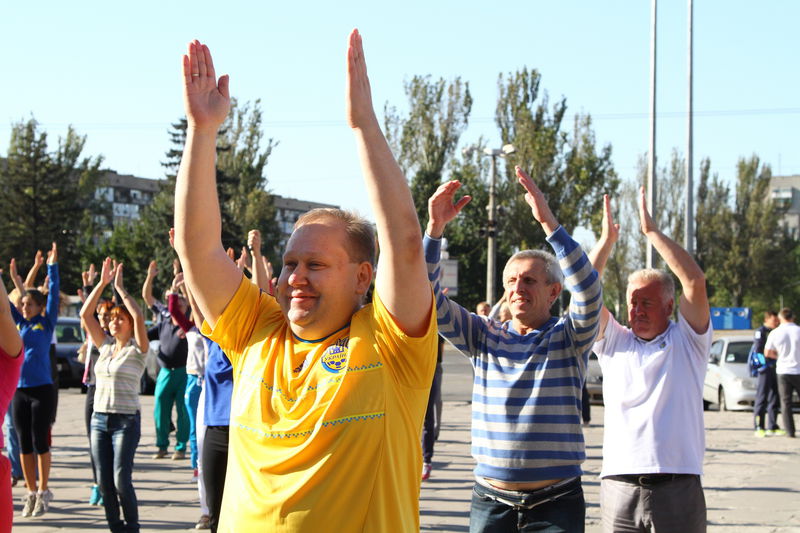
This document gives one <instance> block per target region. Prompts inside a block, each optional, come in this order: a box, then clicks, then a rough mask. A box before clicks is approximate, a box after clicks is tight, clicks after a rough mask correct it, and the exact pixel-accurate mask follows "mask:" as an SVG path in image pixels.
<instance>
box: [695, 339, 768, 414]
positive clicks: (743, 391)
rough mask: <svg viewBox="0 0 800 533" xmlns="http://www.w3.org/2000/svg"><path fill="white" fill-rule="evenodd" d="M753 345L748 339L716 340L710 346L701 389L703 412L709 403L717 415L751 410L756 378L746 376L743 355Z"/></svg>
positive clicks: (745, 354)
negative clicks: (714, 405) (715, 405)
mask: <svg viewBox="0 0 800 533" xmlns="http://www.w3.org/2000/svg"><path fill="white" fill-rule="evenodd" d="M752 345H753V338H752V337H749V336H743V335H738V336H729V337H720V338H719V339H717V340H715V341H714V342H713V343H712V344H711V351H710V352H709V355H708V369H707V371H706V378H705V382H704V385H703V408H705V409H708V407H709V405H711V404H712V403H715V404H718V405H719V410H720V411H727V410H732V411H742V410H748V409H752V408H753V403H754V402H755V396H756V378H754V377H751V376H750V370H749V369H748V367H747V355H748V354H749V353H750V347H751V346H752Z"/></svg>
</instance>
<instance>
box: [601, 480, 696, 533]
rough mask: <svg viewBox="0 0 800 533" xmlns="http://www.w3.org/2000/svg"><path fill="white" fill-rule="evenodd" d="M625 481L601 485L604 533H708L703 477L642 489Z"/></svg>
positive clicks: (602, 483) (643, 486) (658, 484)
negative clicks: (701, 478)
mask: <svg viewBox="0 0 800 533" xmlns="http://www.w3.org/2000/svg"><path fill="white" fill-rule="evenodd" d="M622 478H623V476H608V477H605V478H603V480H602V481H601V484H600V508H601V514H602V517H603V532H604V533H629V532H637V533H639V532H646V533H705V531H706V500H705V496H704V495H703V486H702V485H701V484H700V476H682V477H679V478H677V479H673V480H670V481H664V482H661V483H656V484H642V485H639V484H636V483H632V482H631V481H629V480H623V479H622Z"/></svg>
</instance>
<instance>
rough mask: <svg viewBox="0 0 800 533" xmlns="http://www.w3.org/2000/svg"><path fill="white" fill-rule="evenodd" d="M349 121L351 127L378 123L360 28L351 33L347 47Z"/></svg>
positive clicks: (347, 113)
mask: <svg viewBox="0 0 800 533" xmlns="http://www.w3.org/2000/svg"><path fill="white" fill-rule="evenodd" d="M345 112H346V116H347V123H348V124H350V127H351V128H364V127H367V126H376V125H378V119H377V117H376V116H375V109H374V108H373V107H372V90H371V89H370V86H369V77H368V76H367V63H366V61H365V60H364V47H363V45H362V43H361V34H360V33H358V30H353V31H352V32H351V33H350V44H349V46H348V47H347V100H346V104H345Z"/></svg>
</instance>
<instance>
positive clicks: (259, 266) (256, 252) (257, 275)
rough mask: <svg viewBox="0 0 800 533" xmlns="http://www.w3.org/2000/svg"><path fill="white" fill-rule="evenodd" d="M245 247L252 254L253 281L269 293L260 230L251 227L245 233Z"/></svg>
mask: <svg viewBox="0 0 800 533" xmlns="http://www.w3.org/2000/svg"><path fill="white" fill-rule="evenodd" d="M247 247H248V248H250V253H251V254H253V268H252V271H253V280H252V281H253V283H255V284H256V285H257V286H258V288H259V289H261V290H262V291H264V292H266V293H267V294H269V293H270V292H269V274H268V273H267V268H266V264H265V263H264V260H263V256H262V255H261V232H260V231H258V230H257V229H251V230H250V231H249V232H248V234H247Z"/></svg>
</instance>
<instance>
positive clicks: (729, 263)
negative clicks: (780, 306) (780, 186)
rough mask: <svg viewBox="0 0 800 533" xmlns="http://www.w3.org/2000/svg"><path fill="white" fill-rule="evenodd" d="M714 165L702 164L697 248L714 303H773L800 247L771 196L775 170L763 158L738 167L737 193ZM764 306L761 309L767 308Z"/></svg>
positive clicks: (787, 279)
mask: <svg viewBox="0 0 800 533" xmlns="http://www.w3.org/2000/svg"><path fill="white" fill-rule="evenodd" d="M708 167H709V163H708V162H707V161H704V162H703V164H701V179H700V187H699V190H698V208H697V217H696V218H697V252H698V259H699V261H700V264H701V266H702V267H703V268H704V270H705V272H706V278H707V280H708V284H709V287H710V291H709V293H710V294H711V302H712V305H716V306H734V307H741V306H745V305H750V304H755V305H756V306H758V307H761V306H763V307H767V306H768V307H772V306H774V305H776V304H775V302H776V301H777V300H778V297H779V296H780V294H781V290H782V289H783V288H784V287H785V286H786V285H787V284H788V282H789V278H790V277H791V276H793V272H794V271H795V270H794V267H796V263H795V261H794V254H793V253H792V251H793V250H794V249H795V247H796V243H795V244H793V243H792V241H791V239H789V238H788V236H787V235H786V233H785V232H784V231H783V229H782V228H781V225H780V219H781V216H782V214H783V211H782V209H781V208H780V207H779V206H778V205H777V204H776V203H775V202H773V201H772V199H771V198H770V197H769V182H770V178H771V177H772V172H771V170H770V167H769V166H768V165H764V164H762V163H761V162H760V160H759V158H758V157H757V156H755V155H754V156H752V157H750V158H747V159H746V158H741V159H740V160H739V162H738V163H737V166H736V183H735V187H734V189H733V190H734V197H733V198H731V197H730V189H729V188H728V187H726V186H725V185H723V184H722V183H721V181H720V180H719V178H718V177H717V176H716V175H715V176H714V177H713V178H709V169H708ZM763 307H761V308H763Z"/></svg>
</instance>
